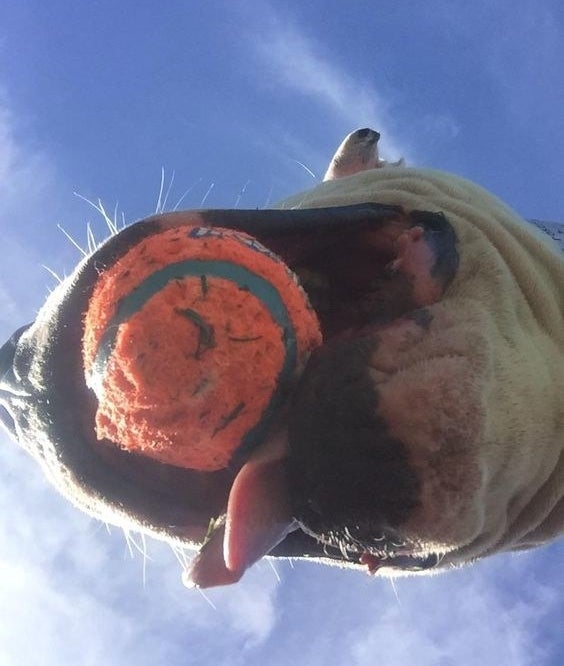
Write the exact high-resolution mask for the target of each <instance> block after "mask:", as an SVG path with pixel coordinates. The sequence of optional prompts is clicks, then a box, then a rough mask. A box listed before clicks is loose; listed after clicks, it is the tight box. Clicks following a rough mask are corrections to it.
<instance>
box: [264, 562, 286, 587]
mask: <svg viewBox="0 0 564 666" xmlns="http://www.w3.org/2000/svg"><path fill="white" fill-rule="evenodd" d="M267 562H268V564H269V565H270V568H271V569H272V571H273V572H274V576H275V577H276V580H277V581H278V582H279V583H281V582H282V579H281V578H280V574H279V573H278V570H277V569H276V566H275V565H274V562H273V561H272V560H271V559H270V558H267Z"/></svg>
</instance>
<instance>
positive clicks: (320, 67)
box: [250, 5, 410, 159]
mask: <svg viewBox="0 0 564 666" xmlns="http://www.w3.org/2000/svg"><path fill="white" fill-rule="evenodd" d="M254 21H255V22H256V23H257V24H258V23H259V22H260V30H256V31H253V32H252V34H251V35H250V40H251V41H252V46H253V48H254V49H255V50H256V52H257V53H258V55H259V56H260V64H261V65H262V66H263V67H265V68H266V71H267V74H268V77H269V80H270V81H271V82H272V81H274V82H275V84H276V85H277V86H283V87H286V88H288V89H289V90H291V91H292V92H293V93H294V94H295V93H296V92H298V93H300V94H302V95H304V96H307V97H309V98H311V99H313V100H315V101H317V102H318V103H319V104H320V106H321V107H322V108H323V113H324V114H326V113H329V114H331V115H333V117H334V118H335V121H337V122H339V124H341V125H343V126H344V127H346V128H347V129H346V130H345V133H348V132H350V131H352V130H353V129H357V128H360V127H366V126H368V127H373V128H374V129H376V130H378V131H379V132H380V133H381V135H382V139H381V143H380V148H381V152H382V154H383V155H384V156H385V157H387V158H389V159H397V158H399V157H405V158H406V159H409V157H410V156H409V153H410V150H409V149H408V147H407V146H405V145H404V144H403V143H402V141H401V139H400V138H399V137H398V136H396V135H395V133H394V132H393V131H392V130H391V129H390V127H389V113H390V112H389V104H388V103H387V102H386V101H385V100H384V99H383V98H382V97H381V95H380V94H379V93H378V91H377V90H376V89H375V88H374V86H373V85H372V84H371V83H370V82H368V81H364V80H361V79H356V78H355V77H354V76H352V75H351V73H350V72H346V71H345V70H344V69H342V68H341V67H340V66H339V65H337V64H336V63H334V62H331V60H330V59H329V58H328V57H326V56H325V55H323V53H322V48H321V47H320V45H318V44H316V43H315V42H314V41H313V40H312V39H310V38H308V37H307V36H306V35H305V33H304V32H303V31H302V30H300V28H299V27H298V26H297V25H296V24H295V23H294V22H293V21H292V20H291V19H290V18H288V17H284V19H283V18H282V17H281V16H280V15H278V14H277V13H276V12H275V11H274V10H273V9H272V8H267V6H266V5H265V6H263V7H262V13H261V14H260V19H257V18H256V17H255V18H254ZM324 122H325V118H324ZM341 138H344V136H343V137H341ZM335 148H336V146H335Z"/></svg>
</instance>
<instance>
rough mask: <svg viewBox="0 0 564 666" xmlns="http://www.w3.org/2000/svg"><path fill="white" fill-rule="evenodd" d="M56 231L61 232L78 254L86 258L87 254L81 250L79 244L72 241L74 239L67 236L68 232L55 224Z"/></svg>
mask: <svg viewBox="0 0 564 666" xmlns="http://www.w3.org/2000/svg"><path fill="white" fill-rule="evenodd" d="M57 229H59V230H60V231H62V232H63V234H64V235H65V236H66V238H67V240H69V241H70V242H71V243H72V245H74V247H75V248H76V249H77V250H78V251H79V252H80V254H81V255H82V256H83V257H87V256H88V252H87V251H86V250H85V249H84V248H82V247H81V246H80V244H79V243H77V241H75V240H74V238H73V237H72V236H71V235H70V234H69V232H68V231H67V230H66V229H64V228H63V227H62V226H61V225H60V224H57Z"/></svg>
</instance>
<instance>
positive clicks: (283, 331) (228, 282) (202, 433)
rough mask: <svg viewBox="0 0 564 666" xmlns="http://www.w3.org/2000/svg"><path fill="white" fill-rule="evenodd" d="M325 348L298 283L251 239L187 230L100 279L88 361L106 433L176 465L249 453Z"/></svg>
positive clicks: (215, 465)
mask: <svg viewBox="0 0 564 666" xmlns="http://www.w3.org/2000/svg"><path fill="white" fill-rule="evenodd" d="M320 343H321V334H320V331H319V324H318V321H317V317H316V315H315V313H314V311H313V310H312V309H311V307H310V306H309V304H308V301H307V297H306V295H305V293H304V291H303V290H302V289H301V287H300V286H299V285H298V282H297V279H296V277H295V276H294V275H293V274H292V273H291V271H290V270H289V269H288V268H287V266H286V265H285V264H284V263H283V262H282V260H281V259H280V258H278V257H277V256H276V255H274V254H273V253H272V252H270V251H269V250H268V249H266V248H265V247H264V246H263V245H261V244H260V243H259V242H258V241H256V240H255V239H254V238H252V237H251V236H248V235H247V234H244V233H241V232H236V231H232V230H228V229H221V228H217V227H213V228H211V227H198V226H182V227H175V228H173V229H168V230H165V231H161V232H160V233H156V234H153V235H151V236H148V237H147V238H144V239H143V240H142V241H140V242H139V243H138V244H137V245H134V246H133V247H132V248H131V249H130V250H129V251H128V252H127V253H126V254H125V255H124V256H123V257H122V258H121V259H120V260H119V261H118V262H116V264H114V265H113V266H111V267H110V268H109V269H108V270H106V271H105V272H103V273H102V274H101V275H100V278H99V280H98V284H97V285H96V288H95V290H94V293H93V295H92V298H91V299H90V303H89V307H88V311H87V313H86V317H85V329H84V339H83V355H84V364H85V372H86V378H87V384H88V386H89V387H90V388H91V389H92V390H94V392H95V393H96V396H97V398H98V410H97V414H96V433H97V436H98V438H99V439H104V438H105V439H109V440H111V441H113V442H114V443H116V444H117V445H118V446H119V447H121V448H123V449H125V450H128V451H133V452H137V453H140V454H143V455H145V456H149V457H151V458H154V459H156V460H159V461H161V462H164V463H168V464H171V465H177V466H180V467H187V468H190V469H195V470H201V471H211V470H218V469H222V468H224V467H226V466H228V465H229V464H230V463H231V462H233V460H234V456H235V454H237V455H238V456H243V457H244V456H245V455H246V454H247V453H248V451H250V449H251V448H252V447H253V446H254V445H256V444H257V443H259V442H260V441H261V440H262V438H264V436H265V433H266V431H267V430H268V427H269V426H270V425H271V423H272V420H273V418H274V417H275V415H276V413H277V410H278V408H279V407H280V406H281V405H282V403H283V401H284V399H285V397H286V396H287V393H288V389H289V388H290V387H291V386H292V384H293V383H294V382H295V380H296V378H297V376H298V374H299V372H300V370H301V368H303V366H304V364H305V362H306V360H307V356H308V354H309V352H310V351H311V350H312V349H313V348H314V347H316V346H317V345H319V344H320Z"/></svg>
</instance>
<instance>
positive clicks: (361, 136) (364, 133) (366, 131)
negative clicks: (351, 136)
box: [356, 127, 380, 141]
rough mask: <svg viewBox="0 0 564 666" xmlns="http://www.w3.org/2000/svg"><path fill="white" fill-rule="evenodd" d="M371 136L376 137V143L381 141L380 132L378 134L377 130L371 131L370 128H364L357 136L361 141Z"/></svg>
mask: <svg viewBox="0 0 564 666" xmlns="http://www.w3.org/2000/svg"><path fill="white" fill-rule="evenodd" d="M370 134H372V135H374V139H375V140H376V141H379V139H380V132H377V131H376V130H373V129H370V128H369V127H364V128H363V129H359V130H357V131H356V136H357V137H358V138H359V139H364V138H365V137H367V136H369V135H370Z"/></svg>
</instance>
